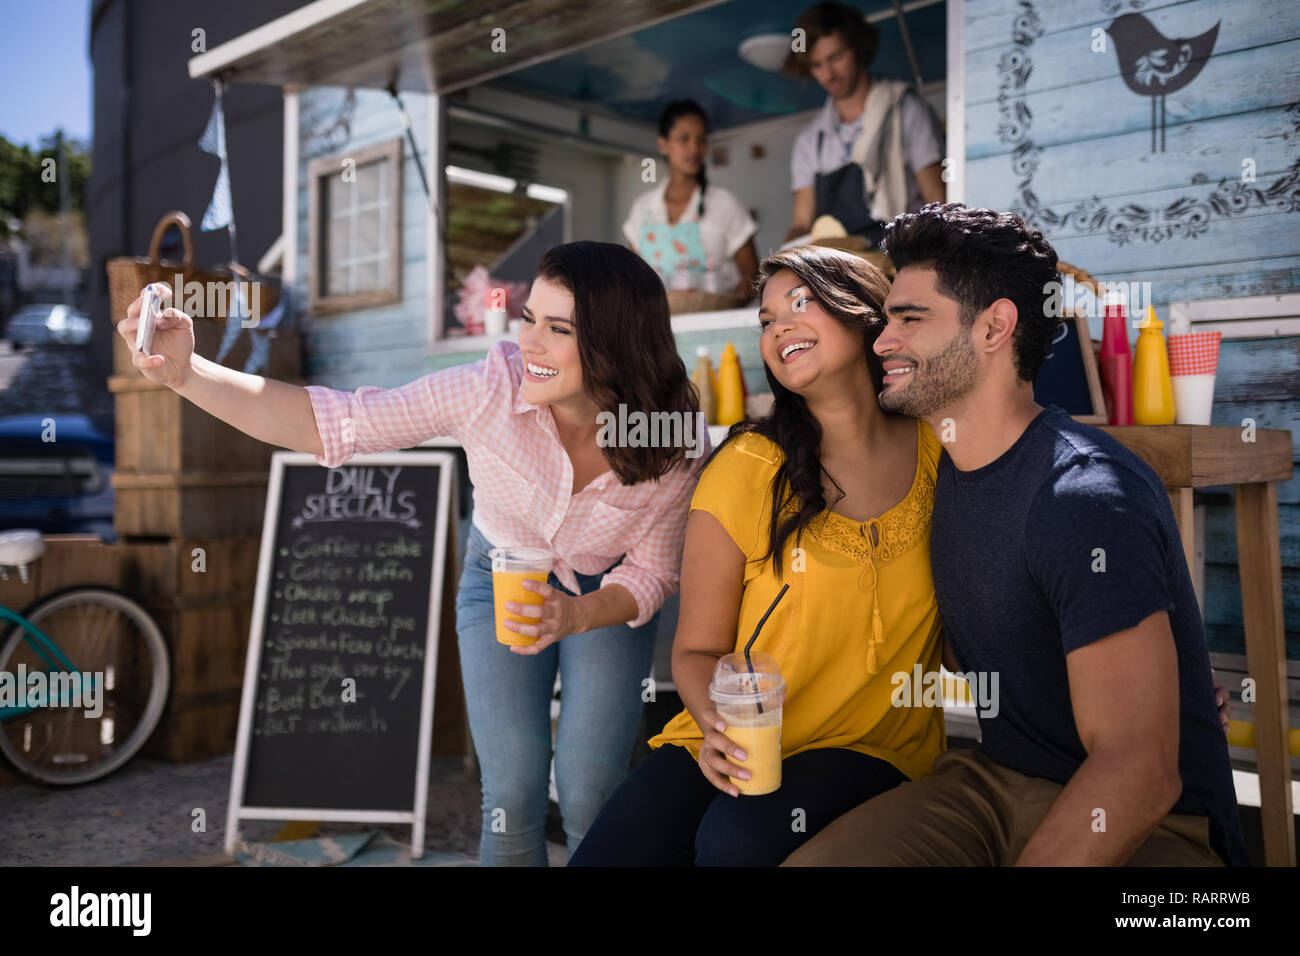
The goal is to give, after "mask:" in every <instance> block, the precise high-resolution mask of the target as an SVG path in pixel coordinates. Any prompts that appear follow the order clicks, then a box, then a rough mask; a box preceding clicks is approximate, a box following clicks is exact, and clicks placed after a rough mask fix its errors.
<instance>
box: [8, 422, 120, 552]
mask: <svg viewBox="0 0 1300 956" xmlns="http://www.w3.org/2000/svg"><path fill="white" fill-rule="evenodd" d="M50 422H52V423H53V429H54V430H53V432H51V431H50ZM49 437H53V439H54V440H53V441H47V440H45V439H47V438H49ZM113 462H114V440H113V436H112V435H107V434H105V433H104V432H102V431H100V430H99V429H98V428H96V427H95V425H94V423H93V422H91V420H90V419H89V418H87V417H86V416H84V415H73V414H57V415H53V416H46V415H11V416H7V417H3V418H0V530H5V529H8V528H35V529H36V530H37V531H42V532H44V533H46V534H95V535H98V536H99V537H101V538H103V539H104V540H106V541H113V540H116V535H115V534H114V532H113V485H112V481H111V480H110V479H111V478H112V475H113Z"/></svg>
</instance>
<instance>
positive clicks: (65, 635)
mask: <svg viewBox="0 0 1300 956" xmlns="http://www.w3.org/2000/svg"><path fill="white" fill-rule="evenodd" d="M44 553H45V540H44V538H43V537H42V536H41V534H40V532H38V531H29V530H25V529H24V530H15V531H7V532H3V533H0V578H4V579H7V578H8V573H9V571H10V570H11V569H17V571H18V573H19V576H20V577H21V579H22V580H23V581H24V582H26V581H27V580H28V569H29V568H30V567H31V565H33V564H35V563H36V561H38V560H39V559H40V557H41V556H42V555H43V554H44ZM0 619H3V620H5V621H9V622H12V623H13V624H14V625H16V626H15V627H14V628H13V629H12V630H10V631H9V632H8V634H7V635H6V636H5V638H4V640H3V641H2V642H0V681H4V682H6V683H7V684H8V688H7V690H8V692H9V693H8V694H7V695H5V696H7V697H11V698H12V699H13V703H9V702H8V701H6V700H5V696H0V753H3V755H4V756H5V758H6V759H7V760H8V761H9V763H11V764H12V765H13V766H14V768H15V769H16V770H17V771H18V772H19V773H21V774H22V775H23V776H25V777H27V778H29V779H31V780H34V781H36V782H37V783H41V784H46V785H52V786H72V785H75V784H82V783H88V782H90V781H92V780H98V779H100V778H101V777H105V776H107V775H108V774H110V773H112V772H113V771H115V770H117V769H118V768H119V767H121V766H122V765H123V764H125V763H126V762H127V761H128V760H130V759H131V758H132V757H134V756H135V755H136V753H137V752H139V750H140V748H141V747H143V746H144V744H145V742H146V741H147V740H148V739H149V736H150V735H151V734H152V733H153V732H154V729H155V728H156V727H157V726H158V722H159V720H161V719H162V711H163V704H164V703H165V702H166V699H167V690H168V686H169V684H170V671H171V668H170V662H169V655H168V652H167V645H166V643H165V642H164V641H163V636H162V631H161V630H160V629H159V628H158V625H157V623H156V622H155V621H154V619H153V618H152V617H151V616H150V615H149V613H148V612H147V611H146V610H145V609H144V608H142V607H141V606H140V605H139V604H137V603H136V602H135V601H133V600H131V598H129V597H127V596H126V595H125V594H121V593H119V592H117V591H114V590H112V589H110V588H103V587H86V586H82V587H71V588H67V589H66V590H63V591H59V592H57V593H55V594H50V595H46V596H45V597H43V598H41V599H40V600H38V601H37V602H36V603H35V604H33V605H32V606H31V607H30V608H29V609H27V611H26V613H25V615H24V614H18V613H17V612H15V611H12V610H10V609H9V608H7V607H5V606H4V605H3V604H0ZM0 626H3V625H0ZM36 675H40V676H36ZM42 688H43V689H42ZM33 698H35V699H33Z"/></svg>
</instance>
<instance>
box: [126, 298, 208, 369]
mask: <svg viewBox="0 0 1300 956" xmlns="http://www.w3.org/2000/svg"><path fill="white" fill-rule="evenodd" d="M157 290H158V291H159V292H160V293H161V294H162V298H163V300H164V301H167V300H170V299H171V289H170V288H169V287H167V286H165V285H163V284H162V283H159V284H158V285H157ZM164 290H165V291H164ZM143 299H144V293H143V291H142V292H141V294H140V295H138V296H136V299H135V301H134V302H132V303H131V304H130V305H129V306H127V310H126V318H125V319H123V320H122V321H121V322H119V323H117V331H118V334H119V335H121V336H122V338H123V339H125V340H126V344H127V348H129V349H130V350H131V362H132V364H133V365H135V367H136V368H138V369H139V370H140V371H141V373H143V375H144V377H145V378H147V379H149V381H151V382H157V383H158V384H160V385H166V386H167V387H168V388H172V389H176V388H180V386H182V385H183V384H185V381H186V379H188V378H189V375H190V357H191V356H192V355H193V354H194V320H193V319H191V318H190V317H189V316H188V315H186V314H185V313H184V312H182V311H180V310H179V309H170V308H169V309H165V310H163V312H162V313H161V314H160V315H159V316H158V320H157V322H156V323H155V325H154V334H153V344H152V346H151V352H150V354H149V355H142V354H141V353H139V352H137V351H136V350H135V339H136V330H137V328H138V327H139V325H140V307H141V304H142V302H143Z"/></svg>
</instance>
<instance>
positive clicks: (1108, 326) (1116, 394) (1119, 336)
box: [1101, 293, 1133, 425]
mask: <svg viewBox="0 0 1300 956" xmlns="http://www.w3.org/2000/svg"><path fill="white" fill-rule="evenodd" d="M1101 387H1102V391H1103V392H1105V395H1106V410H1107V420H1108V421H1109V422H1110V424H1112V425H1132V424H1133V356H1132V353H1131V352H1130V351H1129V347H1128V317H1127V316H1126V315H1125V314H1124V300H1123V298H1122V297H1120V296H1119V295H1116V294H1114V293H1112V294H1110V295H1107V296H1106V318H1105V323H1104V324H1103V326H1102V332H1101Z"/></svg>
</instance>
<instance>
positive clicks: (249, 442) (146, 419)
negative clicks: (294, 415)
mask: <svg viewBox="0 0 1300 956" xmlns="http://www.w3.org/2000/svg"><path fill="white" fill-rule="evenodd" d="M295 384H298V383H295ZM108 390H109V391H110V392H112V393H113V396H114V399H113V403H114V407H115V411H116V415H115V430H116V439H117V440H116V465H115V467H116V470H117V471H118V472H124V473H143V472H158V473H167V474H181V473H195V472H232V471H258V470H261V471H266V470H268V469H269V468H270V465H271V454H272V453H273V452H274V451H275V450H276V448H275V446H273V445H268V444H267V443H266V442H262V441H258V440H257V439H256V438H252V437H250V436H248V435H245V434H244V433H243V432H241V431H240V430H239V429H237V428H235V427H233V426H231V425H227V424H226V423H225V422H223V421H222V420H221V419H219V418H216V417H214V416H212V415H209V414H208V413H207V412H205V411H204V410H203V409H201V408H199V407H198V406H197V405H195V404H194V403H193V402H190V401H187V400H186V399H184V398H182V397H181V396H180V395H178V394H177V393H176V392H174V391H172V390H171V389H170V388H167V387H166V386H164V385H159V384H157V383H156V382H151V381H149V380H148V379H147V378H145V377H144V376H142V375H136V376H127V375H114V376H111V377H110V378H109V380H108Z"/></svg>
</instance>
